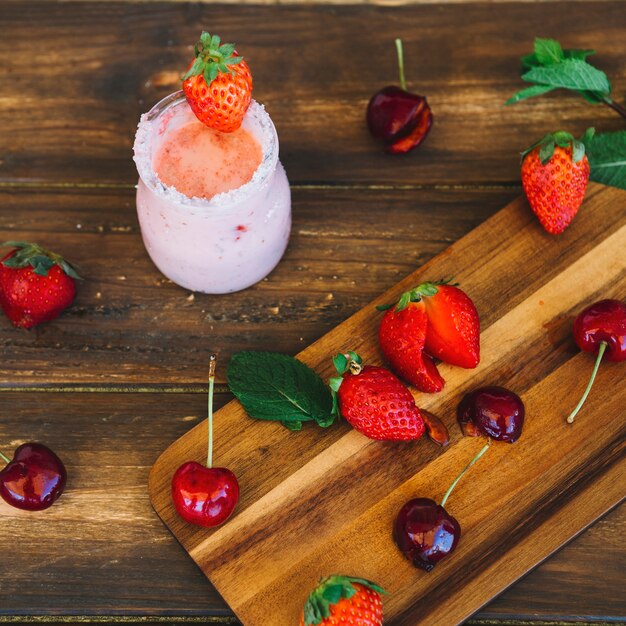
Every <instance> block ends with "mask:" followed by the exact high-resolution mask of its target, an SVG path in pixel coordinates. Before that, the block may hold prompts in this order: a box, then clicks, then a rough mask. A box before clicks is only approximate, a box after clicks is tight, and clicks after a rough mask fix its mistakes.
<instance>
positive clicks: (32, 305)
mask: <svg viewBox="0 0 626 626" xmlns="http://www.w3.org/2000/svg"><path fill="white" fill-rule="evenodd" d="M2 246H12V247H13V248H14V250H13V251H11V252H9V254H7V255H6V256H5V257H4V258H3V259H2V261H1V262H0V306H1V307H2V310H3V311H4V312H5V313H6V315H7V317H8V318H9V319H10V320H11V322H13V324H14V325H15V326H18V327H21V328H32V327H33V326H37V325H38V324H41V323H42V322H48V321H50V320H53V319H55V318H56V317H58V316H59V315H60V314H61V313H62V312H63V311H64V310H65V309H66V308H67V307H69V306H70V305H71V304H72V302H73V301H74V297H75V296H76V280H80V276H79V275H78V273H77V272H76V269H75V268H74V267H72V265H71V264H70V263H68V262H67V261H66V260H65V259H64V258H63V257H61V256H60V255H58V254H56V253H54V252H50V251H49V250H46V249H45V248H42V247H41V246H39V245H38V244H36V243H27V242H24V241H7V242H5V243H4V244H2Z"/></svg>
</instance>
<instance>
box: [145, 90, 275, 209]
mask: <svg viewBox="0 0 626 626" xmlns="http://www.w3.org/2000/svg"><path fill="white" fill-rule="evenodd" d="M186 103H187V101H186V98H185V94H184V93H183V92H182V91H176V92H174V93H171V94H170V95H169V96H166V97H165V98H163V99H162V100H161V101H159V102H157V103H156V104H155V105H154V106H153V107H152V108H151V109H150V111H148V112H147V113H144V114H143V115H142V116H141V118H140V119H139V125H138V126H137V133H136V135H135V143H134V145H133V152H134V156H133V160H134V161H135V165H136V166H137V171H138V172H139V176H140V178H141V180H142V181H143V183H144V184H145V185H146V186H147V187H148V188H149V189H151V190H152V191H153V192H155V193H156V194H157V195H159V196H161V197H162V198H163V199H164V200H167V201H168V202H172V203H175V204H178V205H182V206H185V207H189V208H197V209H212V210H214V209H228V208H229V207H230V206H232V205H235V204H239V203H241V202H243V201H244V200H246V199H247V198H248V197H249V196H250V195H252V194H253V193H255V192H256V191H257V190H258V189H259V188H260V187H261V186H262V185H263V183H264V182H265V181H266V180H267V178H268V177H269V175H270V174H272V173H273V172H274V170H275V169H276V164H277V162H278V136H277V134H276V128H275V127H274V124H273V122H272V119H271V118H270V116H269V114H268V113H267V111H266V110H265V107H264V106H263V105H262V104H259V103H258V102H256V101H255V100H252V101H251V102H250V107H249V108H248V111H247V112H246V116H245V118H244V122H243V126H244V127H246V128H248V129H249V130H251V129H252V128H253V127H254V129H255V130H256V129H259V130H260V131H261V132H260V133H259V134H258V135H257V134H255V138H256V139H257V140H258V141H259V142H260V144H261V150H262V151H263V158H262V160H261V163H260V165H259V167H257V169H256V170H255V172H254V174H253V175H252V178H251V179H250V180H249V181H248V182H247V183H244V184H243V185H241V186H240V187H237V188H236V189H231V190H230V191H224V192H222V193H219V194H217V195H215V196H213V197H212V198H210V199H207V198H199V197H197V196H194V197H190V196H186V195H185V194H183V193H181V192H180V191H178V190H177V189H176V187H174V186H172V185H166V184H165V183H163V182H162V181H161V180H160V179H159V176H158V175H157V173H156V172H155V170H154V167H153V164H152V157H153V154H152V140H153V138H154V136H155V133H156V130H155V126H156V125H157V124H158V123H159V121H160V119H161V117H162V116H163V115H164V114H165V113H166V112H168V111H170V110H173V109H174V107H176V106H180V105H186Z"/></svg>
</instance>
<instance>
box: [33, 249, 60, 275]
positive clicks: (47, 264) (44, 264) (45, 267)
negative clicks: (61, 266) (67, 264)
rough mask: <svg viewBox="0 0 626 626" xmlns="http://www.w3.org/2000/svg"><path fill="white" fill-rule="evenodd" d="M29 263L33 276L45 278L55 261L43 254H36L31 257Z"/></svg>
mask: <svg viewBox="0 0 626 626" xmlns="http://www.w3.org/2000/svg"><path fill="white" fill-rule="evenodd" d="M29 263H30V265H31V267H32V268H33V271H34V272H35V274H38V275H39V276H47V275H48V272H49V271H50V269H51V268H52V267H54V266H55V265H56V262H55V261H53V260H52V259H51V258H50V257H47V256H45V255H43V254H37V255H35V256H33V257H31V259H30V261H29Z"/></svg>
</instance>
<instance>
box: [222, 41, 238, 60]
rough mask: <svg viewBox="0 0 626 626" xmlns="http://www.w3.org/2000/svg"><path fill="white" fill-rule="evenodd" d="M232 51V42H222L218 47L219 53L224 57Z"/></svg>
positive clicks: (233, 48) (233, 49)
mask: <svg viewBox="0 0 626 626" xmlns="http://www.w3.org/2000/svg"><path fill="white" fill-rule="evenodd" d="M234 51H235V44H234V43H224V44H222V45H221V46H220V48H219V52H220V54H221V55H222V56H223V57H225V58H228V57H229V56H230V55H231V54H232V53H233V52H234Z"/></svg>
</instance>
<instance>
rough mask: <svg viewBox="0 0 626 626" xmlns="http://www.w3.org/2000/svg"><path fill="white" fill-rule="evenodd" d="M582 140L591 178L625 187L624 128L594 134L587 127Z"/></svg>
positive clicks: (625, 135) (625, 144)
mask: <svg viewBox="0 0 626 626" xmlns="http://www.w3.org/2000/svg"><path fill="white" fill-rule="evenodd" d="M582 142H583V143H584V144H585V152H586V154H587V158H588V159H589V165H590V167H591V173H590V178H591V180H593V181H595V182H597V183H603V184H604V185H611V186H613V187H619V188H620V189H626V130H618V131H615V132H612V133H599V134H595V133H594V132H593V129H589V130H588V131H587V132H586V133H585V134H584V135H583V137H582Z"/></svg>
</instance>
